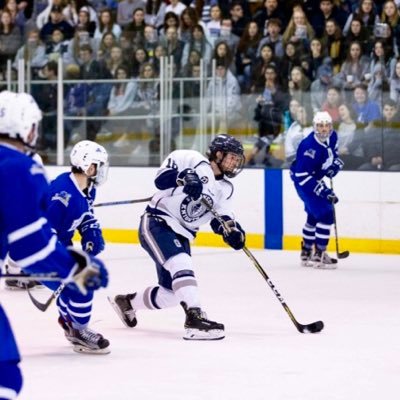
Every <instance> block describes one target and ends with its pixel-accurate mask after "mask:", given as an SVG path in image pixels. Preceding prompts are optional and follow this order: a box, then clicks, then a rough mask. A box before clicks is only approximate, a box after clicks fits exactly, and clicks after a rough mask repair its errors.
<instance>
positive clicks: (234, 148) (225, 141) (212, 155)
mask: <svg viewBox="0 0 400 400" xmlns="http://www.w3.org/2000/svg"><path fill="white" fill-rule="evenodd" d="M217 152H221V153H222V154H223V156H222V158H221V157H218V156H217ZM228 153H232V154H236V155H237V156H238V162H237V165H236V166H235V167H234V168H232V169H227V168H223V167H222V162H223V160H224V158H225V156H226V155H227V154H228ZM207 156H208V159H209V160H210V161H214V162H216V163H217V164H218V167H219V168H220V170H221V172H222V173H223V174H224V175H226V176H227V177H228V178H233V177H235V176H236V175H237V174H239V173H240V172H241V171H242V169H243V165H244V150H243V145H242V143H240V142H239V140H237V139H236V138H234V137H233V136H231V135H228V134H225V133H224V134H221V135H218V136H216V137H215V138H214V139H213V141H212V142H211V143H210V146H209V148H208V150H207Z"/></svg>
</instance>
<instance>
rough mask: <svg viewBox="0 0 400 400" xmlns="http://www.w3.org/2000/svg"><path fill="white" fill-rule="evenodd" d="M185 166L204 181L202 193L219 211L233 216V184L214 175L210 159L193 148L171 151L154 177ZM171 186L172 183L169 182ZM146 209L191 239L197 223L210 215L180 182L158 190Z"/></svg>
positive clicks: (179, 169)
mask: <svg viewBox="0 0 400 400" xmlns="http://www.w3.org/2000/svg"><path fill="white" fill-rule="evenodd" d="M186 168H191V169H193V170H194V171H196V173H197V175H198V176H199V177H200V179H201V181H202V183H203V192H202V197H203V198H204V199H205V200H207V202H208V203H209V204H211V205H212V206H213V207H214V209H215V210H216V211H217V212H218V214H220V215H228V216H229V217H231V218H232V219H234V215H233V212H232V204H231V203H232V200H231V199H232V194H233V185H232V183H231V182H230V181H229V180H228V179H226V178H222V179H216V178H215V176H214V173H213V171H212V169H211V165H210V162H209V161H208V160H207V159H206V158H205V157H204V156H203V155H202V154H200V153H199V152H197V151H194V150H176V151H173V152H172V153H171V154H169V156H168V157H167V158H166V159H165V161H164V162H163V163H162V165H161V167H160V169H159V170H158V172H157V175H156V179H157V178H159V177H160V176H161V175H162V174H168V172H171V170H176V171H177V172H178V173H179V172H181V171H183V170H184V169H186ZM171 186H172V185H171ZM146 211H147V212H150V213H151V214H153V215H159V216H160V217H161V218H162V219H163V220H165V221H166V223H167V224H168V225H169V226H170V227H171V229H173V230H174V231H175V232H176V233H178V234H180V235H182V236H184V237H186V238H188V239H189V240H192V239H194V237H195V236H196V233H197V231H198V230H199V228H200V226H201V225H203V224H206V223H208V222H210V221H211V220H212V219H213V215H212V214H211V212H210V211H209V210H208V209H207V208H206V206H205V205H204V204H203V203H202V202H201V197H200V198H199V199H198V200H196V201H195V200H192V198H191V197H189V196H188V195H187V194H185V193H184V192H183V186H177V185H176V184H175V186H174V187H170V188H168V189H165V190H160V191H158V192H157V193H156V194H155V195H154V196H153V198H152V200H151V201H150V203H149V205H148V207H147V210H146Z"/></svg>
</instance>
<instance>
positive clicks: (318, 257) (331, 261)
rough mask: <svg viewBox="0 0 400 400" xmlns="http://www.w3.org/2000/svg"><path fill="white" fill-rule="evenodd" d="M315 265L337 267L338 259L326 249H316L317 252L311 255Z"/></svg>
mask: <svg viewBox="0 0 400 400" xmlns="http://www.w3.org/2000/svg"><path fill="white" fill-rule="evenodd" d="M311 261H312V262H313V267H314V268H316V269H336V268H337V259H336V258H332V257H330V256H329V255H328V253H327V252H326V251H323V250H320V249H316V250H315V253H314V254H313V256H312V257H311Z"/></svg>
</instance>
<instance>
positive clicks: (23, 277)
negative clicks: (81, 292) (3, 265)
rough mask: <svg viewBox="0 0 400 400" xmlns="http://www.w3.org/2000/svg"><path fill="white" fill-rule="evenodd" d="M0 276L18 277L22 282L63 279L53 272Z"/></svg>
mask: <svg viewBox="0 0 400 400" xmlns="http://www.w3.org/2000/svg"><path fill="white" fill-rule="evenodd" d="M0 278H4V279H18V280H19V281H22V282H31V281H47V282H60V281H62V280H63V278H61V277H59V276H57V275H53V274H36V275H21V274H1V275H0Z"/></svg>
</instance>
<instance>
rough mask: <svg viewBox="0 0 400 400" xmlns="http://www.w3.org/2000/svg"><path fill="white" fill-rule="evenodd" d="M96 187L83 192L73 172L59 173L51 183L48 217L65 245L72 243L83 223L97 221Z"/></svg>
mask: <svg viewBox="0 0 400 400" xmlns="http://www.w3.org/2000/svg"><path fill="white" fill-rule="evenodd" d="M95 197H96V189H94V188H92V189H91V190H90V191H89V193H88V194H86V193H85V192H83V191H82V190H81V189H80V188H79V186H78V183H77V181H76V179H75V177H74V175H73V174H72V173H69V172H66V173H63V174H61V175H59V176H58V177H57V178H56V179H55V180H54V181H52V182H51V184H50V192H49V196H48V198H47V217H48V219H49V221H50V223H51V226H52V227H53V229H54V231H55V232H56V233H57V236H58V239H59V240H60V242H61V243H63V244H64V245H65V246H70V245H72V237H73V235H74V232H75V231H76V230H79V228H80V226H81V225H82V223H88V222H89V221H90V222H89V223H91V224H93V223H96V222H97V220H96V218H95V216H94V214H93V209H92V204H93V201H94V199H95Z"/></svg>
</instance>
